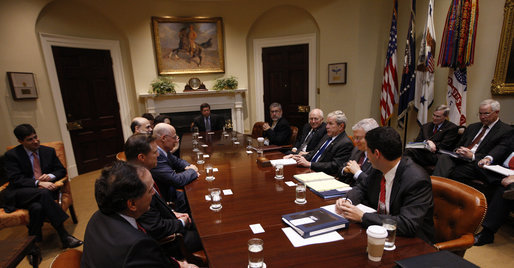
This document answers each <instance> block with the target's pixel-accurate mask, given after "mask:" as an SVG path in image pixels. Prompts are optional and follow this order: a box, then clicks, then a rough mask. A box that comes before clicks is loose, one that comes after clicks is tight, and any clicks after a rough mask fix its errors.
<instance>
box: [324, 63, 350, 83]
mask: <svg viewBox="0 0 514 268" xmlns="http://www.w3.org/2000/svg"><path fill="white" fill-rule="evenodd" d="M328 84H329V85H333V84H346V62H342V63H331V64H329V65H328Z"/></svg>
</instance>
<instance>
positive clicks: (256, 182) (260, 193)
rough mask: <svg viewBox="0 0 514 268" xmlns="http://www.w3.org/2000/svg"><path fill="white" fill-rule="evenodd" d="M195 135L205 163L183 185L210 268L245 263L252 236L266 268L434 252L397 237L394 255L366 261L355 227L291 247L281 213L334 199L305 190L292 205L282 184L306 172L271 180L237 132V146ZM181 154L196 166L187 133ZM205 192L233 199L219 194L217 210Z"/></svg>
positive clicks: (387, 259)
mask: <svg viewBox="0 0 514 268" xmlns="http://www.w3.org/2000/svg"><path fill="white" fill-rule="evenodd" d="M200 136H201V137H202V138H201V139H200V140H199V141H200V145H203V146H199V149H200V151H202V152H203V153H204V154H208V155H209V158H207V159H206V163H205V164H202V165H197V166H198V168H199V170H200V177H199V178H198V179H197V180H195V181H194V182H192V183H191V184H189V185H187V186H186V187H185V190H186V195H187V199H188V201H189V205H190V207H191V213H192V217H193V219H194V222H195V224H196V228H197V230H198V233H199V234H200V237H201V239H202V243H203V246H204V249H205V251H206V253H207V257H208V259H209V265H210V266H211V267H243V266H245V265H247V262H248V255H247V254H248V253H247V252H248V247H247V241H248V239H250V238H253V237H259V238H262V239H263V240H264V262H265V263H267V265H271V267H287V266H294V267H301V266H306V267H308V266H310V267H312V266H313V265H316V264H322V265H323V266H324V267H329V266H341V265H344V266H355V267H357V266H359V267H362V266H373V267H375V266H393V265H394V261H395V260H400V259H404V258H408V257H412V256H417V255H421V254H424V253H430V252H435V249H434V248H433V247H432V246H431V245H429V244H427V243H425V242H424V241H422V240H421V239H418V238H405V237H397V238H396V244H397V249H396V250H395V251H391V252H385V253H384V257H383V259H382V261H381V262H378V263H375V262H371V261H368V259H367V253H366V232H365V230H364V229H362V228H361V226H360V225H359V224H358V223H352V224H350V227H349V228H348V229H345V230H340V231H339V233H340V234H341V235H342V236H343V237H344V240H342V241H337V242H331V243H324V244H318V245H309V246H304V247H298V248H295V247H293V245H292V244H291V242H289V239H288V238H287V237H286V235H285V234H284V233H283V231H282V230H281V229H282V228H284V227H286V225H285V224H284V223H283V222H282V220H281V218H282V215H284V214H288V213H293V212H297V211H303V210H308V209H314V208H319V207H321V206H325V205H330V204H334V202H335V199H331V200H323V199H322V198H320V197H318V196H317V195H315V194H314V193H312V192H311V191H307V204H304V205H297V204H295V203H294V200H295V195H296V192H295V187H289V186H287V185H286V184H285V182H286V181H293V182H296V181H295V180H294V179H293V175H294V174H298V173H305V172H311V170H310V169H308V168H301V167H297V166H295V165H289V166H285V167H284V179H283V180H276V179H274V175H275V173H274V169H273V168H272V167H260V166H258V165H257V154H256V153H255V151H254V152H253V153H251V154H248V153H247V150H246V139H247V136H245V135H242V134H238V136H237V138H238V142H239V144H234V143H233V141H232V140H231V137H230V136H224V135H222V134H221V132H215V133H214V134H207V133H205V132H200ZM254 142H255V141H254ZM205 145H206V146H205ZM181 154H182V158H183V159H184V160H186V161H188V162H190V163H193V164H196V153H195V152H193V151H192V136H191V134H190V133H189V134H185V135H184V136H183V139H182V142H181ZM264 156H265V157H267V158H269V159H278V158H281V157H282V156H283V154H282V153H280V152H278V151H269V152H265V153H264ZM206 164H210V165H212V166H213V167H214V168H217V169H218V172H214V176H215V178H216V179H215V180H213V181H206V180H205V165H206ZM209 188H220V189H222V190H223V189H230V190H232V192H233V195H222V199H221V204H222V206H223V208H222V209H221V210H220V211H219V212H214V211H211V210H210V209H209V206H210V203H209V201H207V200H206V199H205V195H207V194H208V193H209ZM257 223H259V224H261V225H262V227H263V228H264V230H265V232H264V233H261V234H253V233H252V231H251V230H250V227H249V225H251V224H257ZM268 267H269V266H268Z"/></svg>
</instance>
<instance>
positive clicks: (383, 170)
mask: <svg viewBox="0 0 514 268" xmlns="http://www.w3.org/2000/svg"><path fill="white" fill-rule="evenodd" d="M365 139H366V143H367V149H366V151H367V155H368V158H369V161H371V164H372V166H373V168H374V170H373V171H372V172H371V173H370V174H369V176H368V177H366V178H365V179H363V180H362V181H361V182H360V183H357V184H356V185H355V186H354V187H353V189H352V190H350V191H349V192H348V195H347V199H346V198H345V199H339V200H337V202H336V212H337V213H338V214H340V215H342V216H344V217H345V218H347V219H349V220H352V221H355V222H361V223H362V226H363V227H364V228H367V227H368V226H370V225H382V222H383V221H384V220H385V219H393V220H395V221H396V222H397V229H396V230H397V234H398V235H401V236H409V237H413V236H416V237H419V238H421V239H423V240H425V241H427V242H432V241H433V239H434V222H433V212H434V202H433V197H432V182H431V181H430V177H429V176H428V174H427V173H426V172H425V170H424V169H423V168H421V167H420V166H418V165H417V164H416V163H414V161H412V160H411V159H410V158H408V157H405V158H402V141H401V138H400V134H398V132H396V131H395V130H394V129H392V128H390V127H378V128H375V129H372V130H370V131H368V132H367V133H366V138H365ZM358 204H363V205H365V206H368V207H371V208H373V209H376V210H377V213H369V212H367V213H364V212H363V211H362V210H360V209H359V208H358V207H357V206H356V205H358Z"/></svg>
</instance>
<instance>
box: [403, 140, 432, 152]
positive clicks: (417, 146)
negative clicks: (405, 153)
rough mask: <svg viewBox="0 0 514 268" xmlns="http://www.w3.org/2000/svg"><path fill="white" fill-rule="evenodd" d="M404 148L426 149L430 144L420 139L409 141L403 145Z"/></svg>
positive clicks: (428, 148)
mask: <svg viewBox="0 0 514 268" xmlns="http://www.w3.org/2000/svg"><path fill="white" fill-rule="evenodd" d="M405 148H414V149H426V150H430V145H428V142H426V141H421V142H409V143H407V145H406V146H405Z"/></svg>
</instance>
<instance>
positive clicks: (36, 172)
mask: <svg viewBox="0 0 514 268" xmlns="http://www.w3.org/2000/svg"><path fill="white" fill-rule="evenodd" d="M32 156H34V160H33V162H32V169H33V170H34V178H35V179H36V180H37V179H39V177H41V165H40V163H39V157H37V154H36V153H32Z"/></svg>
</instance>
